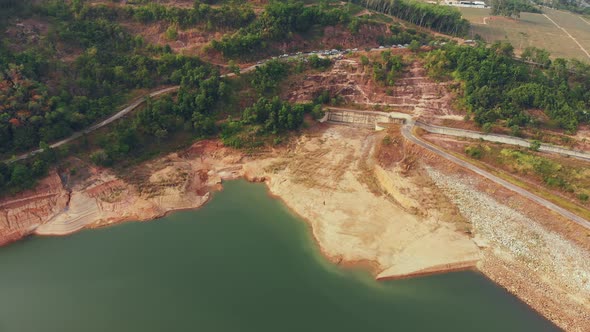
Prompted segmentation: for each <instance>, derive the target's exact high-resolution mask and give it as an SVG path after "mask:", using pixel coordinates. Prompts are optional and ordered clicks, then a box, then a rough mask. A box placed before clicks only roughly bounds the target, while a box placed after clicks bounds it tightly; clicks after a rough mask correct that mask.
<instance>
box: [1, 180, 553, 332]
mask: <svg viewBox="0 0 590 332" xmlns="http://www.w3.org/2000/svg"><path fill="white" fill-rule="evenodd" d="M240 180H243V181H247V182H248V183H252V184H257V183H261V184H262V183H263V184H264V186H265V191H266V193H267V195H268V197H269V198H271V199H274V200H278V201H280V202H281V204H282V205H283V206H284V207H285V208H286V210H287V211H288V212H289V213H291V214H292V215H293V216H294V217H295V218H297V219H299V220H301V221H303V222H304V223H305V228H306V231H307V232H309V233H308V235H309V236H311V238H312V239H313V244H314V245H315V246H317V249H318V250H319V253H320V255H321V258H323V259H325V260H326V261H327V263H329V264H331V265H333V266H335V267H338V268H341V269H343V270H346V269H348V268H360V269H363V270H366V271H367V272H369V273H370V274H371V275H372V276H373V279H374V281H375V282H377V283H379V282H384V281H394V280H403V279H411V278H420V277H426V276H433V275H440V274H447V273H454V272H461V271H471V272H474V273H477V274H479V275H481V276H483V277H484V278H486V279H487V280H488V281H490V282H491V283H493V284H494V285H496V286H497V287H499V288H501V289H502V290H504V291H505V292H507V293H508V294H510V295H511V296H514V297H515V298H516V299H518V301H519V302H521V303H522V304H524V305H525V306H526V307H527V308H529V309H530V310H531V311H534V312H535V313H537V314H538V315H540V316H541V317H544V318H545V319H546V320H547V321H549V322H551V324H553V325H555V326H556V327H558V325H556V324H555V322H553V321H552V320H551V319H549V317H546V316H545V315H543V313H542V312H541V311H539V310H537V309H536V308H535V307H533V306H531V305H530V304H529V303H527V302H526V301H524V299H522V298H520V297H519V296H518V295H517V294H515V293H514V292H511V291H510V289H508V288H507V287H506V286H505V285H503V284H501V283H499V282H497V281H495V280H494V279H492V278H491V276H489V275H487V274H486V273H485V272H484V271H482V270H481V269H479V268H478V266H477V262H478V261H471V262H466V263H465V264H464V265H463V264H459V265H461V266H453V265H452V264H448V265H447V266H444V267H436V266H433V267H432V269H426V270H428V271H416V272H414V273H409V274H406V275H398V276H383V277H378V270H379V268H378V264H377V263H376V262H374V261H365V262H358V261H345V260H343V259H342V258H337V257H333V256H331V255H328V254H327V253H326V251H325V249H324V248H323V247H322V246H321V245H320V242H319V240H318V239H317V238H316V236H315V234H314V232H313V227H312V225H311V223H310V222H309V220H307V219H306V218H305V217H303V216H301V215H299V214H298V213H297V212H296V211H295V210H294V209H293V208H291V207H290V206H289V205H288V204H287V202H286V201H285V200H284V199H283V198H282V197H281V196H279V195H277V194H275V193H273V192H272V191H271V189H270V185H269V183H268V181H269V180H270V179H263V180H262V181H261V180H260V179H258V178H255V179H251V178H249V177H248V176H247V175H245V174H244V175H242V176H240V177H234V178H229V179H226V180H224V181H223V182H222V183H221V184H220V185H219V187H218V188H215V191H214V192H221V191H223V190H225V186H224V185H223V183H224V182H226V181H240ZM211 196H212V195H210V196H209V199H207V200H206V201H205V202H204V203H203V204H201V205H200V206H198V207H194V208H178V209H170V210H168V211H166V212H164V213H163V214H162V215H161V216H157V217H154V218H152V219H146V220H120V221H116V222H112V223H108V224H100V225H90V226H89V227H84V228H82V229H80V230H77V231H73V232H70V233H67V234H46V235H43V234H35V233H29V234H26V235H25V236H23V237H20V238H18V239H16V240H14V241H12V242H9V243H6V244H2V245H0V248H1V247H2V246H6V245H9V244H11V243H15V242H20V241H26V240H27V239H32V238H34V237H65V236H69V235H71V234H74V233H76V232H79V231H82V230H92V229H100V228H107V227H115V226H118V225H121V224H124V223H129V222H134V223H143V222H157V221H159V219H162V218H165V217H166V216H169V215H171V214H174V213H177V212H183V211H197V210H199V209H200V208H202V207H203V206H204V205H205V204H207V203H209V202H210V201H211V200H212V199H213V197H211Z"/></svg>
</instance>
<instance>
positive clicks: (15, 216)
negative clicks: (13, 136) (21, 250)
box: [0, 172, 69, 246]
mask: <svg viewBox="0 0 590 332" xmlns="http://www.w3.org/2000/svg"><path fill="white" fill-rule="evenodd" d="M68 202H69V193H68V191H67V190H66V189H65V188H64V186H63V184H62V182H61V179H60V177H59V175H58V174H57V173H55V172H52V173H51V174H50V175H49V176H48V177H46V178H45V179H43V180H42V181H40V183H39V184H38V185H37V187H36V188H35V189H34V190H29V191H26V192H23V193H20V194H18V195H14V196H11V197H5V198H2V199H0V246H2V245H5V244H7V243H10V242H12V241H16V240H19V239H21V238H22V237H24V236H27V235H29V234H31V233H33V232H34V231H35V229H36V228H37V227H38V226H39V225H41V224H43V223H44V222H46V221H47V220H49V219H51V218H53V217H54V216H56V215H58V214H60V213H62V212H63V211H64V210H65V208H66V207H67V205H68Z"/></svg>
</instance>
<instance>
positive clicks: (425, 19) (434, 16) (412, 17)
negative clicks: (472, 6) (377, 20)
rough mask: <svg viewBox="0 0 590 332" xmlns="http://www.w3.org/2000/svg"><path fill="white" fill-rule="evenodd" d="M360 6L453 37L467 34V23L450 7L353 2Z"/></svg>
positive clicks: (409, 0) (388, 0) (405, 0)
mask: <svg viewBox="0 0 590 332" xmlns="http://www.w3.org/2000/svg"><path fill="white" fill-rule="evenodd" d="M355 1H356V2H358V3H360V4H361V5H362V6H365V7H367V8H368V9H372V10H375V11H378V12H381V13H385V14H388V15H391V16H395V17H397V18H400V19H402V20H405V21H408V22H411V23H413V24H416V25H418V26H421V27H425V28H429V29H432V30H435V31H438V32H442V33H446V34H451V35H455V36H464V35H467V33H468V32H469V21H467V20H465V19H464V18H463V17H462V15H461V12H459V10H458V9H457V8H455V7H452V6H439V5H432V4H428V3H425V2H419V1H413V0H355Z"/></svg>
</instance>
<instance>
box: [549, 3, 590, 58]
mask: <svg viewBox="0 0 590 332" xmlns="http://www.w3.org/2000/svg"><path fill="white" fill-rule="evenodd" d="M543 16H545V17H546V18H547V19H548V20H549V21H551V23H553V24H555V26H556V27H557V28H559V29H561V30H563V32H565V34H566V35H568V36H569V37H570V38H571V39H572V40H573V41H574V42H575V43H576V44H577V45H578V47H580V49H581V50H582V52H584V53H586V56H587V57H588V58H589V59H590V53H588V51H586V49H585V48H584V46H582V44H580V42H578V40H577V39H576V38H574V36H572V35H571V34H570V33H569V32H568V31H567V30H566V29H564V28H562V27H561V26H560V25H559V24H557V23H556V22H555V21H554V20H553V19H552V18H551V17H549V16H547V14H543ZM580 18H581V17H580ZM582 20H584V19H583V18H582ZM584 21H585V22H586V23H588V21H586V20H584ZM588 24H590V23H588Z"/></svg>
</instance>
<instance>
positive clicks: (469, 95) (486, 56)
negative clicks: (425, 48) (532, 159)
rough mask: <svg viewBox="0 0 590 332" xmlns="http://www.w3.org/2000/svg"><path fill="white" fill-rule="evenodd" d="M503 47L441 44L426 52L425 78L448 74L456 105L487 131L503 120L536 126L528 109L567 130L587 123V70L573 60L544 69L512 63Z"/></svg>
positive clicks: (589, 93)
mask: <svg viewBox="0 0 590 332" xmlns="http://www.w3.org/2000/svg"><path fill="white" fill-rule="evenodd" d="M512 51H513V48H512V46H511V45H510V44H507V43H495V44H493V45H492V46H491V47H486V46H485V45H480V46H477V47H467V46H457V45H454V44H447V45H445V46H444V47H443V48H442V49H439V50H435V51H432V52H430V53H429V55H428V56H427V57H426V68H427V69H428V72H429V74H430V75H431V76H433V77H435V78H439V79H440V78H443V77H445V76H452V77H455V78H457V79H458V80H459V81H461V82H462V93H463V97H462V101H463V102H464V103H465V105H466V106H467V109H468V110H469V111H470V112H471V113H472V114H473V115H474V119H475V121H476V122H477V123H478V124H480V125H482V126H484V127H488V128H489V126H490V125H491V124H493V123H495V122H496V121H499V120H501V121H503V122H504V124H505V125H506V126H507V127H514V126H517V127H518V126H525V125H528V126H533V127H536V126H538V125H539V123H538V120H537V119H536V118H535V117H532V116H530V113H529V112H528V110H532V109H541V110H543V111H544V112H545V114H546V115H547V116H548V117H549V118H550V119H551V121H550V123H546V125H555V126H559V127H561V128H563V129H565V130H566V131H568V132H573V131H575V130H576V128H577V126H578V124H579V123H582V122H585V123H587V122H589V121H590V111H589V110H590V66H588V65H586V64H583V63H581V62H579V61H577V60H565V59H556V60H554V61H553V62H550V63H549V64H548V66H547V68H542V67H540V66H532V65H527V64H524V63H522V62H519V61H516V60H514V59H513V53H512Z"/></svg>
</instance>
